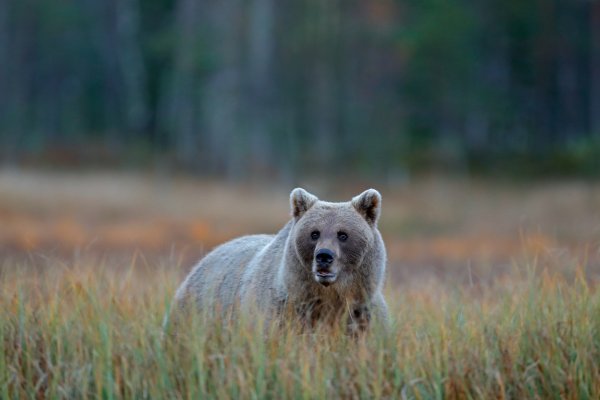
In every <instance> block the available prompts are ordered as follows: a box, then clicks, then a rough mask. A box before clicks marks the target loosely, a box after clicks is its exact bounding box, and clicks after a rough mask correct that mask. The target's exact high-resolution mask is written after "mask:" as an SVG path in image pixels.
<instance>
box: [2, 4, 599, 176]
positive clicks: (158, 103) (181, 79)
mask: <svg viewBox="0 0 600 400" xmlns="http://www.w3.org/2000/svg"><path fill="white" fill-rule="evenodd" d="M599 26H600V6H599V2H598V1H597V0H594V1H590V0H576V1H572V2H564V1H560V0H549V1H545V2H539V1H533V0H527V1H522V0H504V1H501V0H485V1H483V2H478V3H476V4H472V3H467V2H465V1H458V2H447V1H443V0H420V1H415V0H377V1H373V2H360V1H357V0H344V1H342V0H332V1H325V2H323V1H318V0H300V1H294V2H292V1H275V0H205V1H196V0H144V1H140V0H83V1H77V0H64V1H61V2H60V3H52V2H49V1H47V0H6V1H3V2H0V135H1V137H0V146H1V147H2V148H1V149H0V157H2V159H3V160H4V161H5V162H13V163H14V162H19V160H22V159H24V158H29V159H31V158H32V156H33V159H39V157H40V156H47V154H48V153H51V152H55V151H59V152H60V154H63V156H64V155H65V154H66V153H69V154H71V157H74V158H75V159H79V162H87V161H90V160H93V159H94V158H95V157H96V158H97V157H100V155H101V154H103V155H102V157H106V158H107V159H108V161H109V162H110V161H112V162H114V163H123V162H128V161H129V160H133V159H135V157H138V155H139V154H142V153H144V152H146V153H145V154H146V155H149V156H151V157H153V156H157V157H159V158H160V159H167V160H170V161H171V162H172V163H174V164H177V165H181V166H184V167H186V168H189V169H191V170H193V171H195V172H197V173H200V174H215V175H222V176H227V177H229V178H231V179H246V178H248V177H250V176H279V177H283V178H285V179H293V176H294V175H295V174H296V173H298V171H302V172H307V171H308V172H310V171H312V172H318V171H323V170H326V171H328V173H330V174H340V175H344V174H347V173H348V172H349V171H351V172H353V173H365V174H369V175H371V176H378V177H381V178H394V176H395V175H400V176H403V175H404V174H405V172H406V171H413V170H418V169H420V168H431V167H433V168H445V169H446V168H456V169H459V170H462V171H464V170H466V169H469V168H473V169H475V170H477V169H478V168H480V167H485V166H490V165H500V166H501V167H500V169H503V168H504V167H506V166H508V167H514V166H515V165H516V163H515V162H514V161H515V160H516V159H518V160H520V162H521V161H522V162H524V163H530V164H532V165H536V164H538V163H539V161H540V160H542V161H544V163H545V165H546V166H547V167H548V168H554V167H552V165H551V164H552V162H553V161H552V160H553V159H554V158H553V157H557V160H558V161H557V163H556V165H555V170H556V171H559V170H560V168H563V167H562V166H563V165H564V164H563V163H562V161H560V160H564V159H565V154H566V153H568V152H569V151H572V150H571V149H575V148H576V149H580V148H581V146H588V147H589V149H590V150H589V151H585V152H581V151H580V150H577V151H576V154H577V156H573V157H575V158H573V157H571V156H569V155H566V157H567V158H568V159H579V158H581V157H584V156H583V154H585V155H586V156H585V157H591V158H593V157H596V156H598V155H599V152H600V149H599V146H600V145H598V144H597V143H598V142H600V140H598V139H596V141H594V140H591V139H590V138H591V137H592V135H596V137H598V136H597V135H600V48H599V46H600V45H599V43H600V28H599ZM594 143H596V144H594ZM594 146H596V147H594ZM594 149H596V150H594ZM565 152H566V153H565ZM561 154H562V155H561ZM557 155H558V156H557ZM65 157H66V156H65ZM515 157H516V158H515ZM569 157H571V158H569ZM53 160H54V161H57V159H56V158H53ZM58 161H60V159H59V160H58ZM581 165H583V164H581ZM586 165H587V164H586ZM502 166H504V167H502ZM544 168H546V167H544ZM569 169H574V170H577V168H576V167H573V168H572V167H569ZM584 169H585V170H586V171H587V170H589V168H587V167H586V168H584Z"/></svg>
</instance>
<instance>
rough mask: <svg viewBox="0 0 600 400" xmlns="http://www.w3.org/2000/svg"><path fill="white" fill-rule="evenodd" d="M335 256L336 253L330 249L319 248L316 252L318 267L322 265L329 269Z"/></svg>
mask: <svg viewBox="0 0 600 400" xmlns="http://www.w3.org/2000/svg"><path fill="white" fill-rule="evenodd" d="M334 258H335V253H334V252H333V251H331V250H329V249H319V250H318V251H317V254H315V261H316V262H317V269H319V267H322V268H323V269H326V268H327V269H328V268H329V266H331V264H332V263H333V259H334Z"/></svg>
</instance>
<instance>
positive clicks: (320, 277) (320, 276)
mask: <svg viewBox="0 0 600 400" xmlns="http://www.w3.org/2000/svg"><path fill="white" fill-rule="evenodd" d="M336 278H337V274H336V273H334V272H315V280H316V281H317V282H318V283H320V284H321V285H323V286H329V285H331V284H332V283H333V282H335V280H336Z"/></svg>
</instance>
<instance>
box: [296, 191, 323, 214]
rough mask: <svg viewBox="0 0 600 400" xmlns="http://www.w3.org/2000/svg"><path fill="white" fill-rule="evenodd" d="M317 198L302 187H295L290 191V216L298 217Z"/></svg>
mask: <svg viewBox="0 0 600 400" xmlns="http://www.w3.org/2000/svg"><path fill="white" fill-rule="evenodd" d="M317 200H319V199H318V198H317V197H316V196H313V195H312V194H310V193H308V192H307V191H306V190H304V189H302V188H296V189H294V190H292V193H290V205H291V206H292V216H293V217H294V218H296V219H299V218H300V217H301V216H302V215H304V213H305V212H307V211H308V209H309V208H311V207H312V206H313V205H314V204H315V203H316V202H317Z"/></svg>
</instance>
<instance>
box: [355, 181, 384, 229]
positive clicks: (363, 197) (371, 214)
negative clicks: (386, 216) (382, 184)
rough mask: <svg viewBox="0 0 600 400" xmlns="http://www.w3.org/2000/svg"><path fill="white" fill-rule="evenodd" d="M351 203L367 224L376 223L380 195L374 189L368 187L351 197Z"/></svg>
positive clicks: (379, 206) (379, 209)
mask: <svg viewBox="0 0 600 400" xmlns="http://www.w3.org/2000/svg"><path fill="white" fill-rule="evenodd" d="M351 203H352V205H353V206H354V208H356V211H358V213H359V214H360V215H362V216H363V217H364V218H365V219H366V220H367V222H368V223H369V224H371V225H376V224H377V221H378V220H379V215H380V214H381V195H380V194H379V192H378V191H377V190H375V189H368V190H365V191H364V192H362V193H361V194H359V195H358V196H356V197H354V198H353V199H352V202H351Z"/></svg>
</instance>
